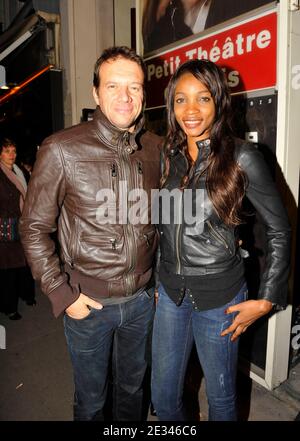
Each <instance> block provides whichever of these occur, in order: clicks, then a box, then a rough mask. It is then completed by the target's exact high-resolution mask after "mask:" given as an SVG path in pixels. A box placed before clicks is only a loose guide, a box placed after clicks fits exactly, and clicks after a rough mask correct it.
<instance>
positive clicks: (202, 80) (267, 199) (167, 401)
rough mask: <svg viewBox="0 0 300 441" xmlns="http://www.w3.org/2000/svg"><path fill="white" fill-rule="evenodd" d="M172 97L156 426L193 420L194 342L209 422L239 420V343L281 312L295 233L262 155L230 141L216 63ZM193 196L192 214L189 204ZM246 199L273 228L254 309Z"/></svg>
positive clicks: (188, 68) (178, 76) (179, 82)
mask: <svg viewBox="0 0 300 441" xmlns="http://www.w3.org/2000/svg"><path fill="white" fill-rule="evenodd" d="M166 96H167V97H168V98H167V112H168V134H167V138H166V145H165V150H164V154H163V166H162V170H163V175H162V180H161V185H162V188H163V189H166V190H169V191H172V194H173V195H174V194H175V193H174V192H175V191H177V198H176V196H175V202H174V203H173V204H167V203H165V200H164V199H163V198H161V204H162V211H161V219H160V227H159V228H160V236H161V242H160V248H161V261H160V269H159V278H160V286H159V290H158V304H157V311H156V315H155V321H154V330H153V345H152V346H153V354H152V355H153V367H152V369H153V371H152V394H153V395H152V401H153V405H154V408H155V410H156V412H157V415H158V418H159V419H160V420H185V419H186V418H187V416H186V414H185V410H184V408H183V403H182V392H183V385H184V377H185V372H186V367H187V362H188V359H189V356H190V353H191V349H192V345H193V342H194V341H195V344H196V348H197V352H198V357H199V359H200V362H201V365H202V369H203V372H204V377H205V380H206V393H207V398H208V404H209V419H210V420H214V421H217V420H227V421H234V420H236V386H235V381H236V370H237V352H238V337H239V336H240V335H241V333H243V332H245V331H246V329H247V328H248V326H249V325H251V324H252V323H253V322H254V321H255V320H257V319H258V318H259V317H261V316H263V315H265V314H267V313H269V312H270V311H271V309H272V307H277V309H281V308H283V307H284V306H285V302H286V291H287V278H288V269H289V240H290V228H289V224H288V220H287V216H286V214H285V209H284V207H283V205H282V203H281V201H280V197H279V195H278V193H277V191H276V188H275V185H274V183H273V181H272V179H271V177H270V173H269V172H268V169H267V166H266V164H265V163H264V161H263V159H262V157H261V156H260V153H259V152H258V151H257V149H256V148H255V147H254V146H252V145H249V144H248V143H246V142H245V141H242V140H239V139H235V138H233V136H232V134H231V131H230V128H229V122H228V121H229V115H230V95H229V91H228V88H227V85H226V81H225V77H224V74H223V72H222V70H221V69H220V68H219V67H217V66H216V65H215V64H214V63H212V62H210V61H205V60H192V61H188V62H186V63H184V64H183V65H181V66H180V67H179V68H178V69H177V71H176V72H175V74H174V76H173V77H172V78H171V81H170V83H169V86H168V93H167V95H166ZM191 193H192V204H193V205H191V204H188V197H185V195H186V194H188V195H190V194H191ZM178 195H179V196H178ZM244 196H247V198H248V199H249V200H250V201H251V203H252V204H253V206H254V207H255V208H256V209H257V211H258V212H259V213H260V215H261V217H262V219H263V222H264V223H265V225H266V229H267V230H266V236H267V256H266V266H265V270H264V273H263V276H262V279H261V285H260V289H259V293H258V300H246V298H247V286H246V284H245V279H244V267H243V259H242V257H241V251H240V249H239V246H238V238H237V235H236V231H235V230H236V227H237V226H238V225H239V224H240V223H241V206H242V200H243V198H244ZM189 205H190V206H191V207H192V213H193V215H194V214H195V212H196V210H198V211H199V207H201V208H202V210H201V212H200V213H199V214H198V215H197V216H196V217H195V219H196V220H195V221H194V223H191V222H190V221H188V223H187V221H186V219H189V216H188V215H189V214H190V213H187V211H188V209H189ZM169 207H171V209H170V212H169ZM168 217H169V220H170V221H168ZM190 217H191V216H190ZM178 219H179V220H180V221H178Z"/></svg>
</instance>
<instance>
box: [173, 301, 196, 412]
mask: <svg viewBox="0 0 300 441" xmlns="http://www.w3.org/2000/svg"><path fill="white" fill-rule="evenodd" d="M192 315H193V309H192V306H191V313H190V317H189V321H188V328H189V330H188V333H187V338H186V342H185V350H184V356H183V358H182V364H181V367H180V370H179V378H183V384H184V378H185V374H186V372H184V377H182V373H183V366H184V363H185V360H186V351H187V342H188V337H189V333H190V332H191V322H192ZM192 336H193V339H194V333H193V332H192ZM180 386H181V384H180V382H179V383H178V388H177V398H178V397H179V392H180V390H179V388H180ZM176 404H177V403H176ZM176 410H178V409H176Z"/></svg>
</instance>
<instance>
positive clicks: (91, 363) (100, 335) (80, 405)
mask: <svg viewBox="0 0 300 441" xmlns="http://www.w3.org/2000/svg"><path fill="white" fill-rule="evenodd" d="M153 314H154V300H153V297H149V295H148V294H147V292H146V291H144V292H143V293H142V294H141V295H139V296H138V297H137V298H135V299H133V300H130V301H128V302H126V303H121V304H118V305H109V306H105V307H104V308H103V309H101V310H96V309H91V312H90V314H89V315H88V316H87V317H86V318H84V319H82V320H75V319H72V318H70V317H68V316H67V315H66V314H65V316H64V325H65V335H66V339H67V344H68V348H69V351H70V355H71V360H72V364H73V372H74V383H75V397H74V419H75V420H92V419H94V418H96V419H99V420H101V419H103V406H104V404H105V400H106V395H107V385H108V376H109V372H108V368H109V365H110V359H111V354H112V374H113V418H114V420H116V421H139V420H141V418H142V402H143V387H142V383H143V380H144V376H145V371H146V368H147V364H148V362H149V358H150V357H149V354H148V353H147V352H148V351H149V350H150V345H149V339H150V338H151V335H150V334H151V331H152V322H153Z"/></svg>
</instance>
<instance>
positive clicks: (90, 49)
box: [60, 0, 114, 127]
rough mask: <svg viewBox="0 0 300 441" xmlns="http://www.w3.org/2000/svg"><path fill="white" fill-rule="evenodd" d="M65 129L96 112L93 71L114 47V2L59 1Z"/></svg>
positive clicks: (108, 0) (106, 0) (87, 0)
mask: <svg viewBox="0 0 300 441" xmlns="http://www.w3.org/2000/svg"><path fill="white" fill-rule="evenodd" d="M60 12H61V49H62V51H61V55H62V57H61V59H62V67H63V70H64V109H65V127H68V126H70V125H73V124H77V123H78V122H80V117H81V113H82V109H83V108H95V103H94V100H93V97H92V81H93V69H94V64H95V61H96V59H97V58H98V57H99V55H100V54H101V52H102V51H103V49H105V48H106V47H108V46H112V45H113V44H114V32H113V29H114V18H113V1H111V0H85V1H82V0H60Z"/></svg>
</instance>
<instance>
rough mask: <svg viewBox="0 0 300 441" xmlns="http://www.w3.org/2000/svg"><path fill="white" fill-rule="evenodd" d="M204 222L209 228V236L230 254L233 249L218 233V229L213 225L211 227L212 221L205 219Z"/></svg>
mask: <svg viewBox="0 0 300 441" xmlns="http://www.w3.org/2000/svg"><path fill="white" fill-rule="evenodd" d="M206 224H207V226H208V228H209V231H210V234H211V236H212V237H213V238H214V239H215V240H216V241H217V242H218V243H219V244H220V245H222V246H223V248H225V249H226V250H227V251H228V252H229V254H230V255H231V256H232V255H233V254H234V253H233V250H232V249H231V248H230V246H229V244H228V243H227V240H226V239H225V237H224V236H223V235H222V234H221V233H220V231H218V230H217V229H216V228H215V227H213V225H212V223H211V222H210V221H206Z"/></svg>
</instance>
